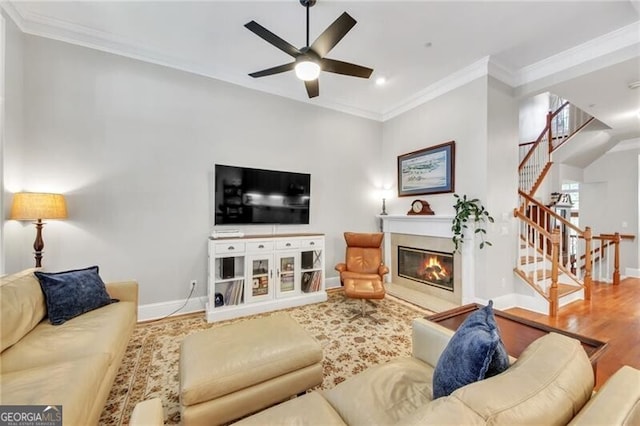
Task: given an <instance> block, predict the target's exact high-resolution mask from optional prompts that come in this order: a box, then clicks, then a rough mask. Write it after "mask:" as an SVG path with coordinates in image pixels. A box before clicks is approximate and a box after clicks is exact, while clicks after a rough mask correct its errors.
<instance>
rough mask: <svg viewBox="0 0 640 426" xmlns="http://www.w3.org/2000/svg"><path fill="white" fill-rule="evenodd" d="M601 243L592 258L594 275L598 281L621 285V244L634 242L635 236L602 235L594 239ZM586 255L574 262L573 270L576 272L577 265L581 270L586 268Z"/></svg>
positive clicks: (617, 233)
mask: <svg viewBox="0 0 640 426" xmlns="http://www.w3.org/2000/svg"><path fill="white" fill-rule="evenodd" d="M593 239H594V240H596V241H599V242H600V244H599V246H598V247H595V248H594V249H593V250H592V252H591V256H592V259H593V265H594V267H593V275H594V276H596V277H597V281H602V282H611V283H613V285H618V284H620V243H621V241H622V240H633V239H635V236H634V235H628V234H620V233H619V232H616V233H615V234H600V235H596V236H594V237H593ZM585 255H586V253H585V254H583V255H582V256H580V258H576V259H575V260H573V263H574V264H572V267H571V268H572V270H574V271H575V270H576V269H577V268H576V266H575V263H577V264H578V265H579V268H580V270H581V271H582V270H584V268H585V263H584V262H585Z"/></svg>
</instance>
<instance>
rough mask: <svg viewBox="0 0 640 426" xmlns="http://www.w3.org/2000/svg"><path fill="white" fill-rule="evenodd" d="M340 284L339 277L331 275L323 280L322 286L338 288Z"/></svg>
mask: <svg viewBox="0 0 640 426" xmlns="http://www.w3.org/2000/svg"><path fill="white" fill-rule="evenodd" d="M340 286H341V284H340V277H331V278H327V279H325V280H324V288H338V287H340Z"/></svg>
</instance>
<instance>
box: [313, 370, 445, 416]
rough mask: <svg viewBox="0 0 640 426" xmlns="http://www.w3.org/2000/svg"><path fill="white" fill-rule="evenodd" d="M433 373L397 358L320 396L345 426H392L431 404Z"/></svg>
mask: <svg viewBox="0 0 640 426" xmlns="http://www.w3.org/2000/svg"><path fill="white" fill-rule="evenodd" d="M432 372H433V367H431V366H430V365H429V364H426V363H424V362H422V361H420V360H418V359H417V358H413V357H405V358H396V359H393V360H391V361H389V362H387V363H385V364H380V365H376V366H373V367H370V368H368V369H367V370H365V371H363V372H362V373H359V374H357V375H355V376H353V377H351V378H349V379H347V380H346V381H344V382H342V383H340V384H339V385H337V386H336V387H335V388H333V389H330V390H328V391H324V392H322V394H323V395H324V397H325V398H326V399H327V401H329V403H330V404H331V405H332V406H333V408H334V409H335V410H336V411H337V412H338V414H340V417H342V419H343V420H344V422H345V423H347V424H350V425H358V424H359V425H376V424H378V425H391V424H396V423H397V422H398V421H399V420H400V419H402V418H403V417H405V416H407V415H409V414H410V413H412V412H414V411H415V410H416V409H417V408H418V407H421V406H422V405H424V404H426V403H428V402H429V401H430V400H431V374H432Z"/></svg>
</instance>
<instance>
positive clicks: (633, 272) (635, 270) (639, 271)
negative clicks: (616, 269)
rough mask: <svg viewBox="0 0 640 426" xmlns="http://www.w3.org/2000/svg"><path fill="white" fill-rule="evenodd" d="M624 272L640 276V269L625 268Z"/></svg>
mask: <svg viewBox="0 0 640 426" xmlns="http://www.w3.org/2000/svg"><path fill="white" fill-rule="evenodd" d="M624 274H625V275H626V276H627V277H633V278H640V269H636V268H625V270H624Z"/></svg>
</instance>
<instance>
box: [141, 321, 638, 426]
mask: <svg viewBox="0 0 640 426" xmlns="http://www.w3.org/2000/svg"><path fill="white" fill-rule="evenodd" d="M452 335H453V332H452V331H450V330H448V329H446V328H444V327H442V326H440V325H438V324H435V323H432V322H430V321H427V320H424V319H416V320H414V323H413V356H411V357H405V358H398V359H395V360H392V361H390V362H388V363H385V364H382V365H377V366H374V367H371V368H369V369H368V370H366V371H364V372H362V373H360V374H358V375H356V376H354V377H351V378H349V379H347V380H346V381H344V382H342V383H340V384H339V385H338V386H336V387H335V388H333V389H331V390H328V391H317V392H311V393H308V394H306V395H304V396H301V397H298V398H294V399H291V400H289V401H286V402H283V403H281V404H279V405H276V406H273V407H271V408H268V409H266V410H264V411H261V412H259V413H257V414H254V415H253V416H250V417H247V418H245V419H242V420H240V421H239V422H237V423H235V425H238V426H247V425H260V426H264V425H322V426H325V425H346V424H348V425H367V426H369V425H428V424H434V425H445V424H451V425H486V424H499V425H516V424H529V425H545V426H548V425H566V424H568V423H569V424H571V425H605V424H606V425H638V424H640V371H638V370H635V369H633V368H631V367H623V368H622V369H620V370H619V371H618V372H617V373H616V374H615V375H614V376H612V377H611V378H610V379H609V380H608V381H607V383H606V384H605V385H604V386H603V387H602V388H601V389H600V390H599V391H598V392H597V393H595V394H593V392H592V391H593V382H594V379H593V370H592V368H591V364H590V362H589V360H588V358H587V356H586V354H585V352H584V350H583V349H582V347H581V345H580V343H579V342H578V341H577V340H574V339H571V338H568V337H566V336H564V335H560V334H556V333H551V334H549V335H546V336H544V337H542V338H540V339H538V340H536V341H535V342H533V343H532V344H531V345H530V346H529V347H528V348H527V349H526V350H525V351H524V352H523V353H522V354H521V356H520V358H519V359H518V360H513V359H512V365H511V367H510V368H509V369H508V370H507V371H505V372H504V373H502V374H499V375H497V376H494V377H491V378H489V379H485V380H482V381H480V382H476V383H472V384H470V385H467V386H464V387H462V388H460V389H458V390H456V391H455V392H453V393H452V394H451V395H449V396H447V397H442V398H439V399H436V400H433V401H432V388H431V383H432V377H433V371H434V366H435V365H436V364H437V361H438V358H439V357H440V354H441V353H442V351H443V350H444V348H445V346H446V345H447V342H448V341H449V339H450V338H451V336H452ZM158 419H162V412H161V404H160V401H159V400H150V401H145V402H143V403H140V404H138V405H137V406H136V408H135V410H134V413H133V415H132V420H131V423H130V425H131V426H140V425H158V424H162V422H161V421H158ZM216 423H217V422H216V419H210V421H209V422H207V424H216Z"/></svg>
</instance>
